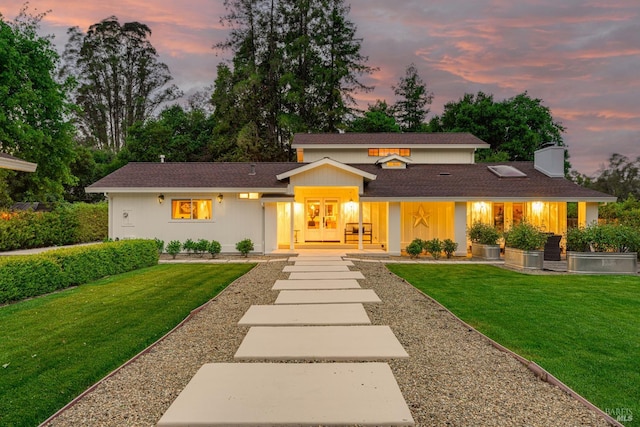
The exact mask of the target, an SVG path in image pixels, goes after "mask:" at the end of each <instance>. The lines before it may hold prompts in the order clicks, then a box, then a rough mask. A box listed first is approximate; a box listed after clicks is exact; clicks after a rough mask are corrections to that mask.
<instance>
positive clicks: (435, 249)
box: [423, 237, 442, 259]
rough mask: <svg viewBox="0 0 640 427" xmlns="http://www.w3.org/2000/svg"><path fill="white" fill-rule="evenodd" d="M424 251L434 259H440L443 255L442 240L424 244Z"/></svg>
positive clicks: (435, 239) (433, 240) (429, 241)
mask: <svg viewBox="0 0 640 427" xmlns="http://www.w3.org/2000/svg"><path fill="white" fill-rule="evenodd" d="M423 245H424V249H425V250H426V251H427V252H429V253H430V254H431V256H432V257H433V259H440V255H441V254H442V240H440V239H438V238H437V237H436V238H434V239H431V240H427V241H424V242H423Z"/></svg>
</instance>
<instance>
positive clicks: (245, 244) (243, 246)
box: [236, 239, 253, 257]
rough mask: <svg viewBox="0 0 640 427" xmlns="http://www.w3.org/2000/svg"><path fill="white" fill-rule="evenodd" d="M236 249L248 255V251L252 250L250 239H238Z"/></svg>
mask: <svg viewBox="0 0 640 427" xmlns="http://www.w3.org/2000/svg"><path fill="white" fill-rule="evenodd" d="M236 249H237V250H238V251H239V252H240V253H241V254H242V255H243V256H245V257H246V256H247V255H249V252H251V251H252V250H253V242H252V241H251V239H244V240H240V241H239V242H238V243H236Z"/></svg>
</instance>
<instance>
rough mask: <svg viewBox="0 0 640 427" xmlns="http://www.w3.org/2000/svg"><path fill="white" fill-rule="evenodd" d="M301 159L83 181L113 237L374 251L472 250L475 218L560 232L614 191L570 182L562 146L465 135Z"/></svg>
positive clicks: (388, 142) (314, 145)
mask: <svg viewBox="0 0 640 427" xmlns="http://www.w3.org/2000/svg"><path fill="white" fill-rule="evenodd" d="M292 146H293V148H295V149H296V150H297V157H298V159H297V160H298V162H264V163H171V162H164V161H160V162H157V163H129V164H127V165H126V166H124V167H122V168H121V169H119V170H117V171H115V172H113V173H112V174H110V175H108V176H106V177H105V178H103V179H101V180H99V181H98V182H96V183H94V184H92V185H91V186H89V187H88V188H87V192H92V193H104V194H105V196H106V197H107V198H108V200H109V237H111V238H113V239H115V238H120V239H126V238H159V239H161V240H164V241H165V242H168V241H171V240H179V241H181V242H184V241H185V240H186V239H193V240H197V239H201V238H202V239H207V240H217V241H219V242H220V243H221V244H222V251H223V252H235V244H236V243H237V242H238V241H240V240H242V239H245V238H249V239H251V240H252V241H253V242H254V245H255V251H256V252H258V253H272V252H274V251H276V250H279V249H285V250H290V251H295V250H296V249H298V248H305V247H315V248H317V247H333V248H335V247H341V248H345V249H348V248H354V249H355V248H357V249H360V250H361V249H366V248H376V249H379V250H383V251H386V252H388V253H389V254H392V255H397V254H400V253H401V250H402V249H403V248H404V247H405V246H406V245H408V244H409V243H410V242H411V241H412V240H413V239H414V238H421V239H427V240H428V239H433V238H436V237H437V238H439V239H441V240H444V239H452V240H453V241H455V242H457V243H458V252H457V254H458V255H466V253H467V249H468V246H469V242H468V240H467V236H466V229H467V227H468V226H470V225H471V224H472V223H473V222H475V221H482V222H486V223H491V224H495V225H496V226H498V227H499V228H508V227H509V226H510V225H511V224H514V223H517V222H519V221H521V220H523V219H525V218H526V219H527V220H528V221H530V222H533V223H534V224H537V225H539V226H540V227H543V228H544V229H545V230H547V231H548V232H552V233H556V234H563V233H564V232H565V231H566V227H567V203H568V202H576V203H577V206H578V221H579V224H588V223H590V222H592V221H595V220H597V218H598V204H599V203H600V202H612V201H615V197H611V196H609V195H607V194H603V193H600V192H597V191H594V190H590V189H587V188H583V187H581V186H578V185H576V184H574V183H572V182H570V181H568V180H566V179H565V178H564V148H562V147H548V148H544V149H542V150H539V151H538V152H536V154H535V161H534V162H507V163H499V164H498V163H478V164H477V163H475V161H474V154H475V151H476V150H478V149H483V148H489V145H488V144H486V143H485V142H483V141H482V140H480V139H478V138H476V137H475V136H473V135H471V134H469V133H407V134H402V133H393V134H392V133H389V134H386V133H382V134H357V133H344V134H297V135H295V137H294V140H293V144H292Z"/></svg>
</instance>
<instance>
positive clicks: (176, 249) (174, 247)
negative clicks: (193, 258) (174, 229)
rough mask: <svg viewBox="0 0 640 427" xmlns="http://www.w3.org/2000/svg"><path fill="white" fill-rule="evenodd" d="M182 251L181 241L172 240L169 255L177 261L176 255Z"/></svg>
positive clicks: (168, 250)
mask: <svg viewBox="0 0 640 427" xmlns="http://www.w3.org/2000/svg"><path fill="white" fill-rule="evenodd" d="M181 249H182V243H180V241H179V240H172V241H170V242H169V244H168V245H167V253H168V254H169V255H171V256H172V257H173V259H176V255H178V254H179V253H180V250H181Z"/></svg>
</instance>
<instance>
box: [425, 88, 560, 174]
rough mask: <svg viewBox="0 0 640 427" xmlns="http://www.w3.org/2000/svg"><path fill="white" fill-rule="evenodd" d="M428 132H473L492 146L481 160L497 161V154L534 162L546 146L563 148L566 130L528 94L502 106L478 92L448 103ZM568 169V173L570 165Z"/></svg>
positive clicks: (434, 118) (510, 100)
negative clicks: (538, 151) (554, 145)
mask: <svg viewBox="0 0 640 427" xmlns="http://www.w3.org/2000/svg"><path fill="white" fill-rule="evenodd" d="M429 130H430V131H432V132H470V133H472V134H474V135H475V136H477V137H478V138H480V139H482V140H483V141H485V142H487V143H489V144H490V145H491V150H490V151H488V150H482V151H485V153H479V158H478V160H485V159H487V158H491V159H495V158H496V157H495V156H496V154H498V158H504V157H508V159H509V160H520V161H532V160H533V153H534V152H535V151H536V150H538V149H540V148H542V147H543V146H544V145H546V144H549V143H555V144H557V145H564V141H563V139H562V133H563V132H564V130H565V129H564V127H563V126H562V125H561V124H560V123H559V122H556V121H554V120H553V117H552V115H551V110H550V109H549V108H548V107H546V106H544V105H542V100H540V99H537V98H536V99H533V98H531V97H530V96H529V95H528V94H527V92H524V93H521V94H519V95H517V96H515V97H513V98H509V99H506V100H503V101H500V102H496V101H494V100H493V95H487V94H485V93H483V92H478V93H477V95H473V94H469V93H467V94H465V95H464V96H463V97H462V98H460V99H459V100H458V101H457V102H450V103H447V104H446V105H445V106H444V112H443V113H442V115H441V116H435V117H433V118H432V119H431V121H430V122H429ZM499 153H506V156H505V155H504V154H499ZM566 167H567V170H568V167H569V164H568V163H566Z"/></svg>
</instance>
